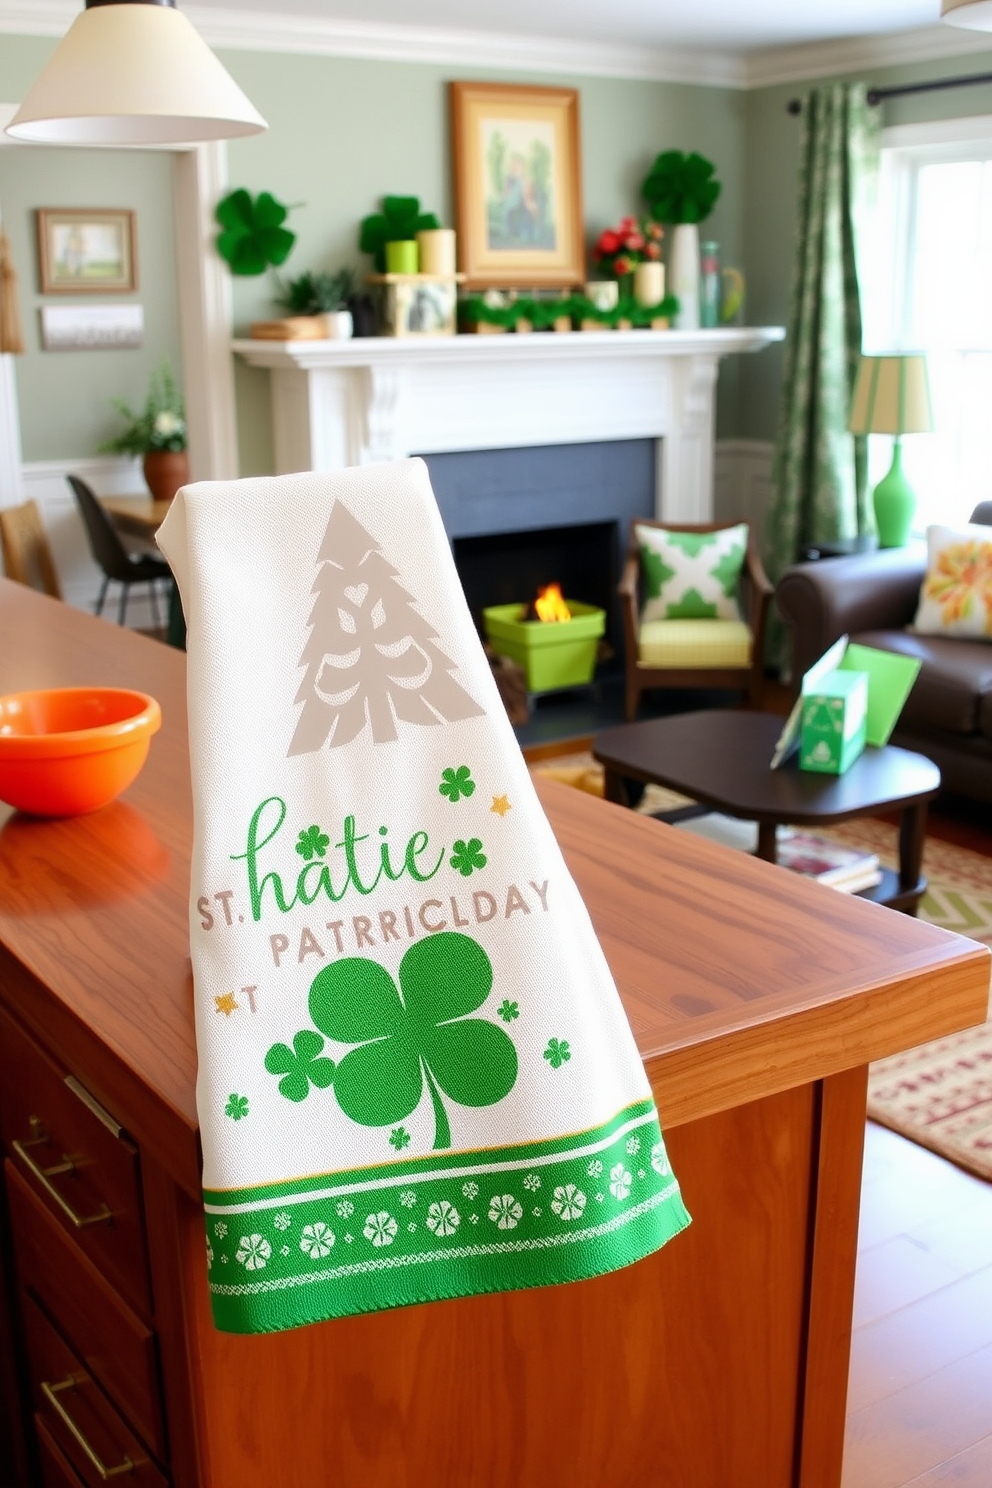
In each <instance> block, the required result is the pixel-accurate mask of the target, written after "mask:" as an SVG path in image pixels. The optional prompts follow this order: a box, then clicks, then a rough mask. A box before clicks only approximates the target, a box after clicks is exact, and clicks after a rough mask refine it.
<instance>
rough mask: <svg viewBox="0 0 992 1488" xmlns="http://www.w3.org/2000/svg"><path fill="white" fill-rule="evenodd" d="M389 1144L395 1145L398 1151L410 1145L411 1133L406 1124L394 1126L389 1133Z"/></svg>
mask: <svg viewBox="0 0 992 1488" xmlns="http://www.w3.org/2000/svg"><path fill="white" fill-rule="evenodd" d="M389 1145H390V1147H395V1148H396V1151H397V1152H402V1151H403V1148H404V1147H409V1145H410V1133H409V1132H408V1131H407V1129H406V1127H405V1126H397V1127H394V1128H393V1130H392V1131H391V1132H390V1134H389Z"/></svg>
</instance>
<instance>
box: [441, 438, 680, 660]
mask: <svg viewBox="0 0 992 1488" xmlns="http://www.w3.org/2000/svg"><path fill="white" fill-rule="evenodd" d="M655 446H656V441H655V440H653V439H620V440H603V441H600V442H598V443H589V444H580V445H575V444H566V445H538V446H534V447H527V448H523V449H492V450H471V451H459V452H457V453H444V454H425V455H424V456H423V459H424V460H425V462H426V464H427V467H428V469H429V470H430V475H431V484H432V485H433V487H434V493H435V495H436V496H437V501H438V506H439V508H440V511H441V517H442V519H443V521H444V525H445V530H446V531H447V533H448V537H449V539H450V540H451V546H452V552H453V554H454V559H455V566H456V568H457V569H458V574H459V577H460V579H461V581H462V587H463V588H464V590H465V596H466V598H467V600H468V604H469V608H470V610H471V611H472V618H473V619H474V621H475V623H476V626H477V628H478V630H479V633H480V635H481V634H483V623H482V610H483V608H484V607H485V606H487V605H498V604H513V603H522V602H527V601H529V600H531V599H533V598H534V596H535V594H536V593H537V590H538V588H542V587H543V586H544V585H545V584H548V583H552V582H558V583H560V584H561V586H562V591H563V593H564V594H565V595H566V597H567V598H569V599H576V600H580V601H582V602H583V603H585V604H591V605H595V606H597V607H598V608H599V609H602V610H604V611H605V612H606V617H607V625H606V635H605V637H604V639H605V641H606V643H607V647H608V649H609V650H610V651H612V652H613V653H614V656H613V658H612V660H610V661H609V662H607V663H605V664H604V665H605V666H607V667H609V668H611V669H617V668H618V669H621V670H622V667H623V652H622V644H623V643H622V633H621V625H620V616H619V607H618V605H617V600H616V588H617V583H618V581H619V577H620V567H621V564H622V561H623V553H624V552H625V551H626V546H627V538H628V534H629V531H630V524H631V522H632V521H634V520H635V519H636V518H637V517H646V516H651V515H652V514H653V512H654V510H655V478H656V471H657V468H658V461H657V452H656V447H655Z"/></svg>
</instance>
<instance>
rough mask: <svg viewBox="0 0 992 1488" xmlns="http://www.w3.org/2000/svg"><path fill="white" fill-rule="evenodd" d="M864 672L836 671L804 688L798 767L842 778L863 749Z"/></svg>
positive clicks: (866, 723) (865, 700)
mask: <svg viewBox="0 0 992 1488" xmlns="http://www.w3.org/2000/svg"><path fill="white" fill-rule="evenodd" d="M867 725H868V674H867V672H849V671H837V672H830V673H828V675H827V676H826V677H821V678H820V679H819V680H818V681H815V682H814V683H813V684H812V685H811V686H810V687H809V690H807V687H806V684H805V683H804V685H803V720H802V728H801V730H800V736H799V768H800V769H801V770H818V771H819V772H820V773H821V774H824V775H843V773H844V771H845V770H847V769H849V768H850V766H851V765H852V764H853V763H854V761H855V760H856V759H857V757H858V755H859V754H860V753H861V751H862V750H863V749H864V747H865V736H866V730H867Z"/></svg>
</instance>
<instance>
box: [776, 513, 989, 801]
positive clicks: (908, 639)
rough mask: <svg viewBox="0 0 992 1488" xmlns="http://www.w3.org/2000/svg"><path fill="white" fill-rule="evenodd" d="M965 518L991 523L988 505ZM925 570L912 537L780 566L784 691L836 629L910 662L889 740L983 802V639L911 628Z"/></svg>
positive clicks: (985, 767) (961, 792)
mask: <svg viewBox="0 0 992 1488" xmlns="http://www.w3.org/2000/svg"><path fill="white" fill-rule="evenodd" d="M971 521H972V522H978V523H981V524H983V525H985V526H992V502H990V501H985V502H982V503H981V504H980V505H979V506H977V507H976V508H975V510H974V512H973V513H972V516H971ZM926 566H927V551H926V546H925V545H924V544H923V543H913V544H910V545H909V546H907V547H903V548H880V549H878V550H877V551H875V552H871V553H861V554H858V555H856V556H853V557H850V558H826V559H819V560H817V561H815V562H812V563H797V564H795V565H794V566H793V567H792V568H789V569H787V570H786V572H785V573H784V574H783V575H782V577H781V579H780V580H779V582H778V586H777V588H776V590H775V603H776V605H777V607H778V610H779V612H780V613H781V615H782V618H783V619H784V620H785V622H786V623H787V625H789V626H790V628H791V631H792V641H793V653H792V683H793V687H794V688H795V689H798V687H799V683H800V681H801V679H802V676H803V673H804V672H805V671H807V670H808V668H809V667H810V666H811V665H812V663H813V662H814V661H816V659H817V658H818V657H820V656H822V655H823V653H824V651H826V649H827V647H828V646H830V645H831V644H832V643H833V642H834V641H836V640H837V639H838V638H839V637H840V636H842V635H848V636H850V638H851V640H852V641H857V642H858V643H859V644H861V645H864V646H876V647H878V648H879V649H880V650H883V651H898V652H900V653H901V654H902V655H904V656H912V657H915V658H917V659H918V660H919V662H920V664H921V665H920V673H919V676H918V677H917V679H916V682H915V684H914V686H913V690H912V692H911V693H910V695H909V697H908V699H907V700H906V705H905V707H904V708H903V711H902V714H901V715H900V718H899V723H898V725H897V727H896V729H895V732H894V733H893V735H892V742H893V743H894V744H901V745H903V746H904V747H905V748H907V749H915V750H917V751H918V752H919V753H920V754H925V755H926V756H927V757H928V758H929V759H932V760H933V761H934V763H935V764H936V765H938V766H939V768H940V772H941V779H942V782H943V785H944V787H945V788H946V789H947V790H951V791H955V792H957V793H958V794H959V795H964V796H969V797H971V798H973V799H975V800H980V801H992V644H990V643H989V642H988V641H977V640H968V639H962V638H960V637H956V636H939V635H921V634H918V633H917V632H916V631H914V630H913V629H912V625H913V620H914V618H915V616H916V609H917V604H918V602H919V597H920V586H921V584H922V582H923V576H924V573H925V572H926Z"/></svg>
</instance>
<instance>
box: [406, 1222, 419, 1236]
mask: <svg viewBox="0 0 992 1488" xmlns="http://www.w3.org/2000/svg"><path fill="white" fill-rule="evenodd" d="M416 1228H417V1221H416V1220H415V1219H411V1221H410V1223H409V1224H408V1225H407V1229H408V1230H409V1231H410V1234H411V1235H412V1234H413V1232H414V1230H415V1229H416Z"/></svg>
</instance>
